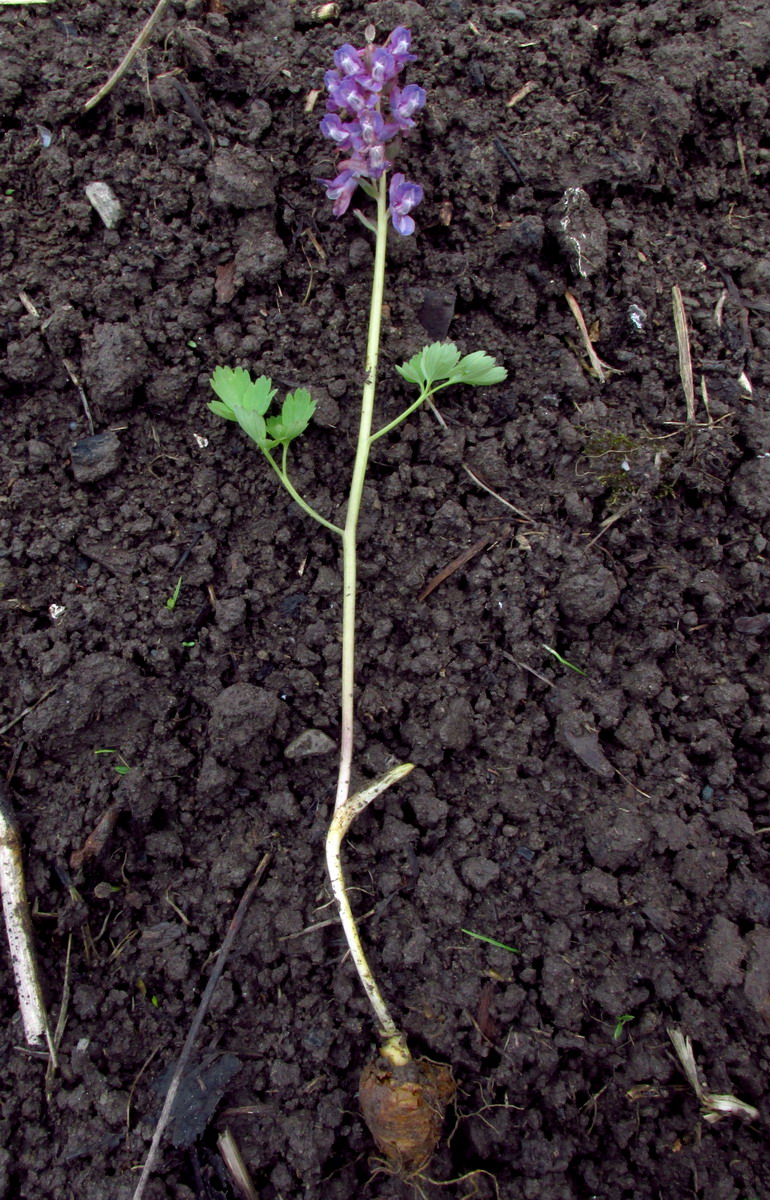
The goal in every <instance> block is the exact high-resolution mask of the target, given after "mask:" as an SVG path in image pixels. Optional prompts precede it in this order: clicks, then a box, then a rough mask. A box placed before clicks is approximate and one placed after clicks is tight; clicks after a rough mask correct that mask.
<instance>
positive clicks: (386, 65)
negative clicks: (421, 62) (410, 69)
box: [359, 46, 400, 92]
mask: <svg viewBox="0 0 770 1200" xmlns="http://www.w3.org/2000/svg"><path fill="white" fill-rule="evenodd" d="M399 70H400V67H399V65H398V63H397V62H396V59H395V58H394V57H393V55H392V54H389V53H388V51H387V50H385V49H383V48H382V46H378V47H377V49H376V50H374V51H373V52H372V56H371V59H370V61H369V69H368V71H367V72H366V73H365V74H364V75H362V76H361V79H360V80H359V82H360V84H361V87H364V88H366V90H367V91H368V92H381V91H382V89H383V87H385V85H386V84H388V83H390V82H391V80H393V79H395V78H396V75H397V74H398V72H399Z"/></svg>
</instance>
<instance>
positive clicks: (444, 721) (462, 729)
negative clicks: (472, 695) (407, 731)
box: [434, 696, 473, 750]
mask: <svg viewBox="0 0 770 1200" xmlns="http://www.w3.org/2000/svg"><path fill="white" fill-rule="evenodd" d="M442 708H443V706H442V705H437V706H436V708H435V709H434V718H435V719H436V725H435V730H436V734H437V736H438V742H439V745H440V746H442V747H443V748H444V749H445V750H467V749H468V746H470V744H471V742H472V740H473V709H472V708H471V704H470V701H469V700H466V699H465V697H464V696H456V697H455V699H454V700H450V702H449V704H448V705H447V707H446V709H445V710H444V712H443V713H442Z"/></svg>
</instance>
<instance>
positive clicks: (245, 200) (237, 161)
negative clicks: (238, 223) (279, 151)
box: [207, 146, 275, 211]
mask: <svg viewBox="0 0 770 1200" xmlns="http://www.w3.org/2000/svg"><path fill="white" fill-rule="evenodd" d="M207 174H208V177H209V184H210V188H211V202H212V204H215V205H216V206H217V207H219V208H224V207H227V206H228V205H232V207H233V208H240V209H244V210H247V211H250V210H252V209H257V208H272V206H273V205H274V204H275V177H274V174H273V169H272V167H271V166H270V164H269V162H267V160H266V159H264V158H262V157H261V156H260V155H259V154H256V153H255V152H254V151H253V150H250V149H248V148H247V147H244V146H241V147H239V149H238V150H220V151H218V152H217V154H216V155H215V156H214V158H213V160H212V162H211V163H210V164H209V167H208V171H207Z"/></svg>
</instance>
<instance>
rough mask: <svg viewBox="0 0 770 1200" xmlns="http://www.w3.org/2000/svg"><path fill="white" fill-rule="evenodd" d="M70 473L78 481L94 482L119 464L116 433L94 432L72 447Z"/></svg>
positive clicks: (118, 441)
mask: <svg viewBox="0 0 770 1200" xmlns="http://www.w3.org/2000/svg"><path fill="white" fill-rule="evenodd" d="M71 459H72V473H73V475H74V476H75V479H76V481H77V482H78V483H95V482H96V481H97V479H104V478H105V476H107V475H111V474H112V472H113V471H117V469H118V467H119V466H120V460H121V453H120V438H119V437H118V435H117V434H116V433H112V432H108V433H96V434H94V436H93V437H87V438H82V439H81V440H80V441H79V442H75V445H74V446H73V447H72V454H71Z"/></svg>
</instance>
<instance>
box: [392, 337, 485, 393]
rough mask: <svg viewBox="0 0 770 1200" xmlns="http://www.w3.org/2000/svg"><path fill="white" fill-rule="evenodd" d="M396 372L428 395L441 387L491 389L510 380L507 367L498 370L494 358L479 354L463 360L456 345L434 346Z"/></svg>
mask: <svg viewBox="0 0 770 1200" xmlns="http://www.w3.org/2000/svg"><path fill="white" fill-rule="evenodd" d="M396 370H397V371H398V373H399V375H400V376H401V377H402V379H405V380H406V381H407V383H416V384H417V385H418V387H421V388H423V390H424V391H426V392H429V391H430V390H431V389H432V388H433V385H434V384H437V383H439V384H443V383H450V384H452V383H464V384H468V385H469V386H471V387H488V386H489V385H490V384H493V383H502V382H503V380H504V379H507V377H508V372H507V371H506V369H505V367H498V366H497V364H496V362H495V360H494V359H493V358H492V357H491V355H489V354H486V353H485V352H484V351H483V350H476V351H474V353H473V354H466V355H465V357H464V358H461V357H460V351H459V350H458V349H457V347H456V346H455V345H454V343H453V342H433V344H432V345H430V346H426V347H425V348H424V349H423V350H421V351H420V352H419V354H415V355H414V356H413V357H412V358H410V359H409V361H408V362H405V363H402V364H401V366H400V367H396Z"/></svg>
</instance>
